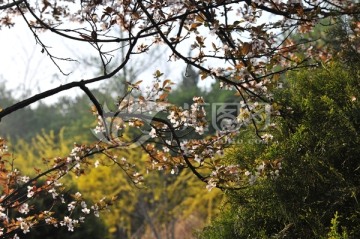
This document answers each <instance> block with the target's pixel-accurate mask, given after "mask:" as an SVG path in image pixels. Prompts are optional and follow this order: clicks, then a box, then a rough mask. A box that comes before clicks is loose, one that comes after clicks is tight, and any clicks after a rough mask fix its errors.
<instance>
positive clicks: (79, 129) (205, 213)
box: [0, 68, 233, 239]
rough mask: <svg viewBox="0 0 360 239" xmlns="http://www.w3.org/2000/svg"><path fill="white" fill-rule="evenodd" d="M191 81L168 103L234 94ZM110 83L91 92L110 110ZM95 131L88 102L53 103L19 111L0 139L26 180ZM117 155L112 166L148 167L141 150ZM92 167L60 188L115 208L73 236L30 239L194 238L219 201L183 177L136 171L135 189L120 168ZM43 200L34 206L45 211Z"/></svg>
mask: <svg viewBox="0 0 360 239" xmlns="http://www.w3.org/2000/svg"><path fill="white" fill-rule="evenodd" d="M198 78H199V75H198V73H197V72H195V71H194V70H193V69H192V68H189V69H188V70H187V72H186V73H184V77H183V79H182V81H180V82H179V83H178V85H177V86H176V87H175V89H174V94H172V95H171V97H170V99H169V101H170V102H171V103H175V104H185V103H187V104H189V105H190V104H191V103H192V98H193V97H194V96H200V95H202V96H204V98H205V99H207V98H210V99H211V100H215V99H217V96H219V95H220V96H221V97H222V99H227V100H228V101H229V100H231V98H232V96H233V92H230V91H224V92H222V93H220V94H219V91H218V90H219V89H218V86H217V85H215V84H214V85H213V86H212V87H211V88H210V89H206V90H205V89H201V88H199V87H198V86H197V83H198ZM124 80H125V79H119V81H124ZM114 84H115V83H114V82H112V83H111V84H109V85H108V86H103V87H102V88H101V89H99V90H95V91H94V94H95V95H96V96H97V97H98V98H99V99H100V102H104V103H105V104H106V105H107V107H109V108H110V109H111V107H114V103H113V102H111V100H110V99H109V97H108V96H109V95H114V96H115V95H121V92H122V91H123V90H124V89H119V87H113V86H114ZM116 85H119V84H116ZM0 91H1V93H0V102H1V107H2V108H4V107H6V106H8V105H11V104H13V103H15V102H16V100H17V99H14V98H12V97H11V92H10V91H7V90H6V88H5V86H4V85H2V86H1V87H0ZM118 91H120V92H118ZM113 100H114V101H115V100H116V99H113ZM209 103H211V102H209ZM95 125H96V121H95V118H94V116H93V115H92V114H91V105H90V101H89V100H88V98H87V96H84V95H80V96H77V97H75V98H70V97H69V98H67V97H63V98H60V99H59V101H58V102H57V103H55V104H51V105H48V104H44V103H41V102H40V104H39V105H38V106H37V107H34V108H26V109H23V110H20V111H18V112H16V113H15V114H12V115H10V116H9V117H7V118H5V119H3V122H2V123H1V125H0V132H1V134H2V135H3V136H5V137H7V139H9V141H10V143H11V147H10V148H11V150H12V153H13V154H14V159H15V165H16V167H18V168H19V169H20V170H21V171H22V172H23V173H24V174H26V175H34V174H35V172H36V171H38V170H45V169H46V167H47V165H46V162H47V161H48V160H49V159H52V158H54V157H57V156H66V155H68V154H69V152H70V151H71V149H72V147H73V144H74V143H75V142H79V143H86V142H94V141H96V138H95V137H94V136H93V134H92V133H91V131H90V129H92V128H94V127H95ZM116 153H117V155H118V157H119V159H121V158H125V159H126V160H128V161H135V160H136V161H137V162H139V161H143V163H144V164H146V162H147V155H145V154H144V152H143V151H142V150H141V148H133V149H121V150H118V152H116ZM96 160H99V161H102V162H103V164H100V165H99V166H98V167H96V168H94V167H89V168H88V169H87V170H86V171H85V175H83V176H81V177H76V175H71V176H69V177H67V178H64V179H63V183H65V184H67V185H69V186H70V187H71V191H74V192H76V191H80V192H81V193H82V194H83V196H84V197H85V198H87V199H88V200H93V201H97V200H100V199H101V198H103V197H104V195H106V196H109V197H113V196H115V197H117V201H116V203H115V205H113V206H112V207H111V208H109V210H108V211H107V212H105V213H102V214H101V215H100V218H99V219H98V218H91V219H89V221H87V222H86V223H87V224H85V225H84V226H83V227H81V228H80V229H78V230H75V232H68V231H67V230H63V229H61V230H56V228H55V229H46V230H45V229H44V228H39V229H38V230H34V232H31V233H30V234H29V238H38V236H39V235H40V234H39V233H40V231H42V230H43V233H44V234H43V235H51V234H52V233H54V236H55V233H56V235H57V238H62V237H70V238H109V239H111V238H144V239H146V238H159V239H160V238H167V239H175V238H193V237H194V235H193V234H194V231H195V230H196V229H200V228H202V226H204V225H205V224H206V223H210V221H211V220H212V218H213V217H214V215H216V214H217V212H218V208H219V205H220V204H221V202H222V194H221V192H220V190H216V189H215V190H212V191H211V192H208V190H206V188H205V186H206V185H205V184H204V183H203V182H201V181H199V180H198V179H197V178H196V177H195V176H194V175H193V174H192V173H191V172H190V171H188V170H185V169H184V170H180V171H179V173H178V174H177V175H172V174H168V173H164V172H155V173H149V174H147V173H146V171H145V170H143V172H141V173H143V174H144V175H145V182H146V183H145V185H143V186H140V187H136V186H135V185H134V184H133V183H132V182H131V181H130V180H129V178H128V177H127V175H126V174H125V173H124V172H123V170H122V169H121V168H119V167H117V166H116V165H112V164H110V163H109V164H108V165H107V163H106V162H107V161H106V160H107V159H106V157H105V156H101V155H100V156H99V155H98V156H96V157H94V158H92V159H91V161H90V162H91V163H95V161H96ZM45 201H46V200H45ZM45 201H44V202H39V204H41V205H42V204H46V202H45ZM56 210H64V209H61V208H59V209H56ZM44 230H45V231H44ZM86 233H89V234H86ZM54 238H55V237H54Z"/></svg>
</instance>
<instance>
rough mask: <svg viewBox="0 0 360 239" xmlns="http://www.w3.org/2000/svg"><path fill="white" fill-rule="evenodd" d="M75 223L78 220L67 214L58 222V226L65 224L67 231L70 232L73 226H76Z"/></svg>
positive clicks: (77, 222)
mask: <svg viewBox="0 0 360 239" xmlns="http://www.w3.org/2000/svg"><path fill="white" fill-rule="evenodd" d="M77 224H79V220H76V219H72V218H70V217H69V216H65V217H64V220H63V221H61V222H60V226H67V228H68V231H71V232H73V231H74V226H76V225H77Z"/></svg>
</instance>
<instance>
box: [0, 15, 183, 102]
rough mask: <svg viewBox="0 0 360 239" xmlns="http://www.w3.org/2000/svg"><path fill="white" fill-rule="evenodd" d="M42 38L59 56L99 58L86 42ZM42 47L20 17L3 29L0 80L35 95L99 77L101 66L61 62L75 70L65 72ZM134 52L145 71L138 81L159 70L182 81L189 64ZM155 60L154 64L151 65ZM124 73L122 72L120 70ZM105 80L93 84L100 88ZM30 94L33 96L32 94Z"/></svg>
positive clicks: (47, 34)
mask: <svg viewBox="0 0 360 239" xmlns="http://www.w3.org/2000/svg"><path fill="white" fill-rule="evenodd" d="M39 37H40V38H41V40H42V41H43V43H44V44H45V45H47V46H50V47H51V48H49V50H50V52H51V54H53V55H54V56H56V57H63V58H67V57H71V58H74V59H77V60H79V61H80V62H81V61H82V60H84V59H89V57H91V56H94V57H96V56H97V55H96V51H95V50H93V48H92V47H91V46H90V44H87V43H85V42H76V41H72V40H68V39H64V38H62V37H59V36H57V35H56V34H54V33H51V32H49V31H48V32H44V33H40V34H39ZM41 50H42V48H41V46H40V45H39V44H36V42H35V38H34V36H33V34H32V32H31V31H30V30H29V29H28V27H27V26H26V24H25V22H24V21H23V20H22V19H21V18H19V19H18V21H17V22H16V24H15V26H14V27H13V28H10V29H8V28H2V30H0V52H1V57H0V82H5V85H6V88H7V89H11V90H13V92H14V94H15V96H17V97H18V96H20V95H23V94H24V90H31V91H32V92H31V95H33V94H35V93H39V92H41V91H44V90H48V89H51V88H54V87H57V86H59V85H60V84H65V83H68V82H71V81H78V80H81V79H87V78H92V77H95V76H96V75H97V74H99V73H98V72H96V71H97V70H98V69H96V68H91V67H86V65H85V64H83V63H75V62H64V61H57V63H58V64H59V65H60V66H61V68H62V70H63V71H64V72H65V73H68V72H72V74H70V76H68V77H67V76H64V75H62V74H61V73H60V72H59V70H58V69H57V67H56V66H55V65H54V63H53V62H52V61H51V60H50V58H49V57H48V56H47V55H46V54H45V53H41ZM145 55H146V54H141V55H134V56H132V57H131V59H132V60H131V61H130V62H129V64H130V65H132V66H134V67H135V68H140V69H141V70H142V71H143V73H142V74H141V75H139V78H138V79H135V80H136V81H137V80H144V81H145V82H149V81H151V80H152V79H153V78H152V73H153V72H155V71H156V70H157V69H159V70H161V71H162V72H164V73H165V77H166V78H171V79H172V80H179V79H180V78H181V74H182V72H183V71H184V69H185V64H179V62H176V63H171V62H167V59H168V54H167V53H164V54H160V55H161V56H162V58H163V59H160V60H159V61H157V62H156V61H155V59H153V58H151V57H152V56H151V54H147V55H148V56H149V57H150V58H149V57H147V56H145ZM158 55H159V54H158ZM150 63H154V64H150ZM120 74H121V73H120ZM101 83H102V82H99V83H95V84H92V85H89V86H90V87H98V85H99V84H101ZM80 92H81V90H79V89H73V90H68V91H65V92H63V93H60V94H58V95H56V96H55V97H50V98H49V99H46V100H45V102H54V101H56V99H57V97H59V96H62V95H67V96H73V95H76V94H79V93H80ZM28 96H29V95H28Z"/></svg>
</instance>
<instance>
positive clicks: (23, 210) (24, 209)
mask: <svg viewBox="0 0 360 239" xmlns="http://www.w3.org/2000/svg"><path fill="white" fill-rule="evenodd" d="M18 211H19V212H20V213H22V214H28V213H29V211H30V210H29V205H28V204H27V203H23V204H21V205H20V206H19V208H18Z"/></svg>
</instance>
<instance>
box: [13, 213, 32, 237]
mask: <svg viewBox="0 0 360 239" xmlns="http://www.w3.org/2000/svg"><path fill="white" fill-rule="evenodd" d="M16 220H17V222H19V223H20V229H21V230H22V231H23V233H24V234H26V233H28V232H30V228H31V226H32V225H31V224H30V223H29V222H27V221H26V220H25V219H24V218H22V217H18V218H16Z"/></svg>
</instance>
